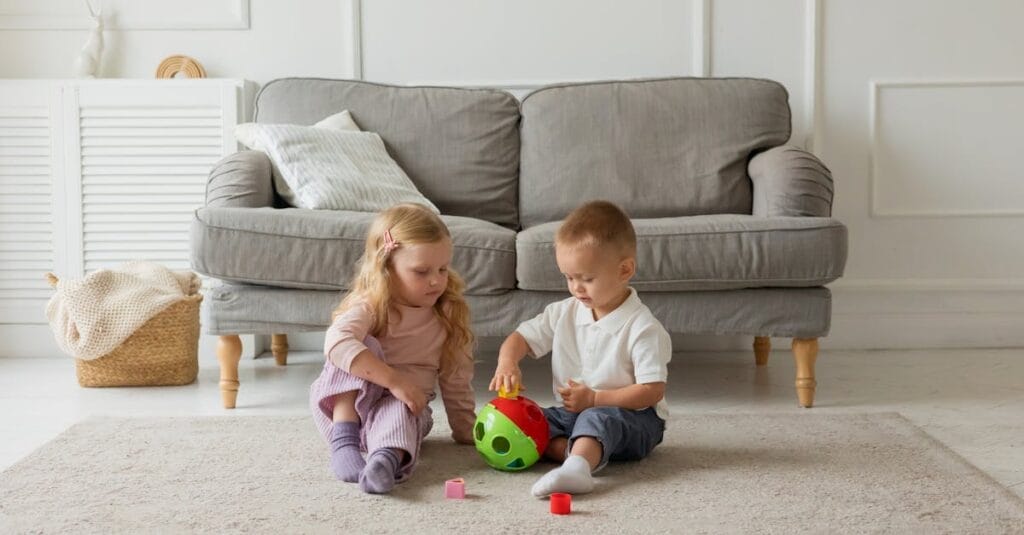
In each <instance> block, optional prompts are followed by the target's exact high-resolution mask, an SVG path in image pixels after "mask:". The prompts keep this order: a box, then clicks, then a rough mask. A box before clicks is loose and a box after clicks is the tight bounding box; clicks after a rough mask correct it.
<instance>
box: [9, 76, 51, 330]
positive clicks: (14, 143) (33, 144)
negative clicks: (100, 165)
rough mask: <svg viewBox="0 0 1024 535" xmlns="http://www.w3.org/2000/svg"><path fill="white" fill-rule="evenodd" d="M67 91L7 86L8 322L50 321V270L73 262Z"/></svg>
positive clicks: (34, 84)
mask: <svg viewBox="0 0 1024 535" xmlns="http://www.w3.org/2000/svg"><path fill="white" fill-rule="evenodd" d="M57 97H59V88H57V86H55V85H54V84H52V83H48V82H45V81H4V82H3V83H2V84H0V324H4V323H45V320H46V318H45V316H44V314H43V310H44V307H45V304H46V301H47V300H48V299H49V297H50V294H51V290H50V288H49V285H48V284H47V283H46V281H45V278H44V276H45V274H46V272H48V271H53V270H57V269H59V268H58V266H61V265H66V256H65V254H66V250H65V245H66V244H65V241H64V239H65V236H64V232H63V224H64V219H63V215H64V214H63V195H62V187H63V182H62V180H61V171H62V169H61V151H60V132H59V115H60V114H59V107H58V106H56V105H55V98H57Z"/></svg>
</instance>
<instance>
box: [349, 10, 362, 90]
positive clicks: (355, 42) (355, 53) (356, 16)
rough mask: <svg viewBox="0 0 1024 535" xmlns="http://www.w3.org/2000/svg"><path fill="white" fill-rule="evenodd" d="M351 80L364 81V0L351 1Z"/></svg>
mask: <svg viewBox="0 0 1024 535" xmlns="http://www.w3.org/2000/svg"><path fill="white" fill-rule="evenodd" d="M348 15H349V16H348V35H349V63H350V64H349V78H351V79H353V80H362V79H363V5H362V0H349V12H348Z"/></svg>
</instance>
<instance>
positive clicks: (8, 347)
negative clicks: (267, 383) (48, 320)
mask: <svg viewBox="0 0 1024 535" xmlns="http://www.w3.org/2000/svg"><path fill="white" fill-rule="evenodd" d="M0 339H2V340H4V342H5V343H4V344H3V345H0V358H55V357H62V358H70V357H66V355H64V353H63V352H62V351H61V350H60V348H59V347H57V342H56V341H55V340H54V337H53V332H52V331H51V330H50V326H49V325H44V324H29V325H22V324H3V325H0ZM216 347H217V337H216V336H210V335H205V334H204V335H202V336H200V337H199V357H200V358H201V359H206V358H215V355H216ZM262 352H263V345H262V344H261V341H260V340H259V337H257V336H253V335H245V336H242V358H254V357H255V356H256V355H258V354H260V353H262Z"/></svg>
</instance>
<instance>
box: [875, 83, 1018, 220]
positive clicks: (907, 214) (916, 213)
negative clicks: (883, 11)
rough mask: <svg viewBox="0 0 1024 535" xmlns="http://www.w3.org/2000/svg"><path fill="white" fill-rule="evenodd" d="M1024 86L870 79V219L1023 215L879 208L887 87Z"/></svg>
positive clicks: (978, 211) (1002, 211)
mask: <svg viewBox="0 0 1024 535" xmlns="http://www.w3.org/2000/svg"><path fill="white" fill-rule="evenodd" d="M1007 86H1020V87H1024V79H1016V78H1013V79H982V78H964V79H931V78H902V79H899V78H894V79H871V80H868V199H869V200H868V203H869V217H871V218H873V219H889V218H937V217H939V218H945V217H1007V216H1022V215H1024V208H1022V209H1011V210H976V209H968V210H889V211H883V210H882V209H880V208H879V197H878V177H879V175H880V173H879V169H878V158H877V154H878V152H879V146H878V121H879V115H878V99H879V94H880V93H881V92H882V90H884V89H885V88H907V87H930V88H935V87H947V88H949V87H1007Z"/></svg>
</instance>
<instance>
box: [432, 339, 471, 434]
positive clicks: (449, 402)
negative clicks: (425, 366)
mask: <svg viewBox="0 0 1024 535" xmlns="http://www.w3.org/2000/svg"><path fill="white" fill-rule="evenodd" d="M453 368H454V369H451V370H442V371H441V373H440V374H439V376H438V380H437V382H438V385H439V386H440V387H441V399H442V400H444V410H445V412H446V413H447V414H448V424H449V425H450V426H451V428H452V438H453V439H455V441H456V442H458V443H460V444H472V443H473V424H474V423H475V422H476V412H475V410H476V398H475V396H474V395H473V358H472V353H471V352H470V351H468V350H467V351H465V353H464V354H463V355H461V358H459V359H458V364H456V365H455V366H453Z"/></svg>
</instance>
